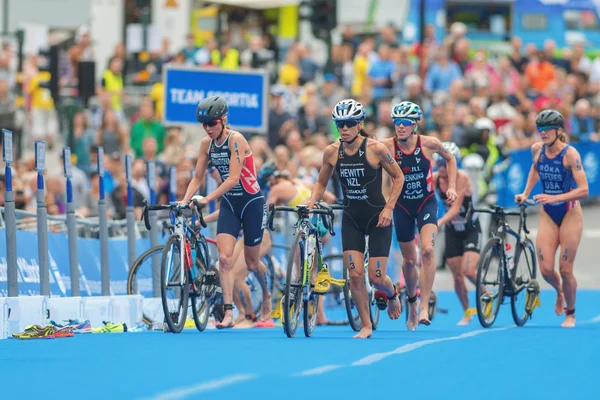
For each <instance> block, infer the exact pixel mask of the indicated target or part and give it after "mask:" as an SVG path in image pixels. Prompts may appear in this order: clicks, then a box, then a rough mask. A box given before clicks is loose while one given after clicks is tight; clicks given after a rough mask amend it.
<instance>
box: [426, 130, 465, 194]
mask: <svg viewBox="0 0 600 400" xmlns="http://www.w3.org/2000/svg"><path fill="white" fill-rule="evenodd" d="M423 139H425V140H423ZM422 140H423V142H422V143H423V144H424V145H425V146H427V148H428V149H430V150H432V151H433V152H434V153H438V154H439V155H440V156H441V157H442V158H443V159H444V160H446V168H447V169H448V190H447V191H446V197H447V200H446V203H448V204H452V203H454V202H455V201H456V176H457V175H458V167H457V166H456V158H454V156H453V155H452V154H450V153H448V151H446V149H445V148H444V146H443V145H442V142H440V140H439V139H438V138H434V137H431V136H422Z"/></svg>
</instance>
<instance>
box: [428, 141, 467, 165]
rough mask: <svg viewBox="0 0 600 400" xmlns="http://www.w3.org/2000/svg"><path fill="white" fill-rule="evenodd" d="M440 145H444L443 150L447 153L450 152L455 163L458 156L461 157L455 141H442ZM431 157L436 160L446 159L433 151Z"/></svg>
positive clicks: (457, 160) (458, 158) (458, 159)
mask: <svg viewBox="0 0 600 400" xmlns="http://www.w3.org/2000/svg"><path fill="white" fill-rule="evenodd" d="M442 146H444V150H446V151H447V152H448V153H450V154H452V155H453V156H454V158H456V163H458V162H459V161H460V157H461V155H460V149H459V148H458V146H457V145H456V143H454V142H443V143H442ZM433 159H434V160H435V161H436V162H437V161H440V160H443V161H446V160H445V159H444V158H442V156H440V155H439V154H438V153H434V154H433Z"/></svg>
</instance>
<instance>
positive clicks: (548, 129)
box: [537, 126, 559, 132]
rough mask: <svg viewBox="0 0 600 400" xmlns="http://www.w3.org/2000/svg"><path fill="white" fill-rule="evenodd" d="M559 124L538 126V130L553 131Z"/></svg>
mask: <svg viewBox="0 0 600 400" xmlns="http://www.w3.org/2000/svg"><path fill="white" fill-rule="evenodd" d="M558 128H559V127H558V126H538V127H537V130H538V132H548V131H551V130H552V129H558Z"/></svg>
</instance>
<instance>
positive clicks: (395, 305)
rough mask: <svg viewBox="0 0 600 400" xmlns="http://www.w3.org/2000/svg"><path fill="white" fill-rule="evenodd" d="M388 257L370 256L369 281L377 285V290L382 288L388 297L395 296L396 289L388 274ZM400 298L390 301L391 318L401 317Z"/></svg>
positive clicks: (388, 309)
mask: <svg viewBox="0 0 600 400" xmlns="http://www.w3.org/2000/svg"><path fill="white" fill-rule="evenodd" d="M387 261H388V258H387V257H371V258H369V268H368V269H369V282H371V285H373V286H375V288H376V289H377V290H382V291H384V292H385V294H386V295H387V296H388V297H391V296H393V295H394V294H395V293H396V291H395V290H394V284H393V283H392V280H391V279H390V277H389V276H387V274H386V269H387ZM400 311H401V308H400V300H399V299H398V296H396V299H395V300H393V301H390V302H388V308H387V312H388V315H389V317H390V319H398V318H399V317H400Z"/></svg>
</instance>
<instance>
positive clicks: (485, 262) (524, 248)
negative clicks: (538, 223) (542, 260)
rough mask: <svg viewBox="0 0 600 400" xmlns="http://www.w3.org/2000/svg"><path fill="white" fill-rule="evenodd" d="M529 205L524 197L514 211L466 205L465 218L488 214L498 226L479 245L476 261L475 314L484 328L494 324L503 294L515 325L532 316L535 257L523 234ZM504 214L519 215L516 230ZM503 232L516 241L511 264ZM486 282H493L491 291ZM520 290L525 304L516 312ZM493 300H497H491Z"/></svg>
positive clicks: (536, 288) (535, 292)
mask: <svg viewBox="0 0 600 400" xmlns="http://www.w3.org/2000/svg"><path fill="white" fill-rule="evenodd" d="M532 205H535V202H533V201H531V200H527V201H526V202H525V203H523V204H522V205H520V207H519V211H518V212H509V211H506V210H505V209H504V208H502V207H500V206H497V205H496V206H493V207H492V209H487V210H485V209H475V208H473V207H470V208H469V211H468V212H467V219H468V220H470V221H471V220H472V218H471V216H472V213H473V212H478V213H488V214H492V215H493V216H495V217H497V221H498V229H497V231H496V232H493V233H492V236H491V237H490V239H489V240H488V241H487V243H486V244H485V246H484V247H483V250H482V251H481V257H480V258H479V261H478V263H477V281H476V299H477V317H478V318H479V322H480V323H481V326H483V327H484V328H490V327H491V326H492V325H493V324H494V322H495V321H496V318H497V316H498V311H499V309H500V305H501V304H503V302H504V298H505V297H510V300H511V312H512V317H513V320H514V322H515V324H516V325H517V326H523V325H525V323H526V322H527V320H528V319H530V318H531V317H532V313H533V309H534V308H535V307H536V306H539V297H538V294H539V290H540V288H539V284H538V282H537V281H536V273H537V272H536V270H537V260H536V257H535V247H534V245H533V242H532V241H531V239H529V238H528V237H527V235H528V234H529V230H528V229H527V213H526V211H525V210H526V208H527V207H528V206H532ZM508 216H518V217H519V229H518V230H517V231H516V232H515V231H514V230H513V229H512V228H511V227H510V225H509V224H508V222H507V220H506V217H508ZM507 233H508V234H510V235H511V236H513V237H514V238H515V239H516V241H517V243H516V249H515V252H514V258H512V260H514V264H512V265H511V263H510V261H511V257H509V256H508V255H507V252H508V251H510V250H511V246H510V244H509V243H507V242H506V234H507ZM522 233H523V234H522ZM522 256H523V257H524V259H525V262H526V268H524V269H523V271H522V272H523V275H520V274H519V268H518V267H519V262H520V261H521V257H522ZM493 260H497V261H498V263H499V264H498V266H497V268H496V271H494V272H492V276H491V277H490V278H489V279H488V278H487V274H488V272H491V271H493V270H492V269H491V267H490V266H491V264H492V261H493ZM494 275H495V278H494ZM526 275H527V276H526ZM507 277H508V279H507ZM486 285H494V286H495V285H497V286H498V288H497V290H495V291H494V290H491V289H490V290H488V288H487V287H486ZM484 290H485V291H484ZM523 290H525V291H526V295H525V307H524V310H523V311H520V310H519V309H518V308H519V306H518V304H517V302H518V301H519V295H520V294H521V292H523ZM495 300H497V301H496V302H495V303H494V301H495ZM494 304H495V305H494Z"/></svg>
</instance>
